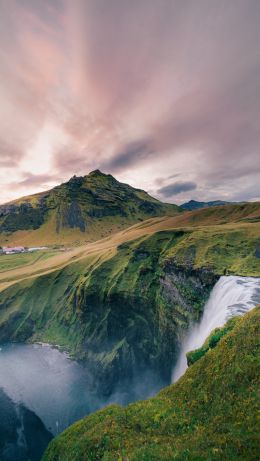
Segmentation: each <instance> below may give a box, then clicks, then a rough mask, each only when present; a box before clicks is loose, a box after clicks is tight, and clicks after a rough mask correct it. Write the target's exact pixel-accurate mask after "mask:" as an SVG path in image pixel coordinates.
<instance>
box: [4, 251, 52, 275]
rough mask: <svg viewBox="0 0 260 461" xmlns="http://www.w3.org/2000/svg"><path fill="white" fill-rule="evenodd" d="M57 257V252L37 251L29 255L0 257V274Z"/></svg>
mask: <svg viewBox="0 0 260 461" xmlns="http://www.w3.org/2000/svg"><path fill="white" fill-rule="evenodd" d="M56 255H57V251H54V250H53V251H49V250H39V251H34V252H31V253H20V254H12V255H5V254H3V255H0V273H1V272H6V271H10V270H13V269H16V268H17V267H21V266H22V267H24V266H30V267H31V266H33V265H34V264H36V263H38V262H40V261H45V260H46V259H48V258H51V257H53V256H56Z"/></svg>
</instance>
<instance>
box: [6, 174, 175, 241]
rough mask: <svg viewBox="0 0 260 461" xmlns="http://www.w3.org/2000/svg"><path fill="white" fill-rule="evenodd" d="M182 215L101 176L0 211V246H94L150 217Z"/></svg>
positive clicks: (77, 180)
mask: <svg viewBox="0 0 260 461" xmlns="http://www.w3.org/2000/svg"><path fill="white" fill-rule="evenodd" d="M181 211H182V209H181V208H179V207H178V206H177V205H172V204H165V203H162V202H160V201H159V200H156V199H155V198H153V197H151V196H150V195H149V194H147V193H146V192H145V191H143V190H141V189H135V188H134V187H131V186H129V185H127V184H123V183H120V182H119V181H117V180H116V179H115V178H114V177H113V176H111V175H110V174H104V173H102V172H101V171H99V170H95V171H92V172H91V173H90V174H89V175H87V176H79V177H77V176H73V177H72V178H71V179H70V180H69V181H68V182H66V183H64V184H61V185H59V186H57V187H54V188H53V189H51V190H48V191H46V192H42V193H39V194H35V195H31V196H28V197H23V198H21V199H19V200H15V201H13V202H10V203H7V204H5V205H1V206H0V245H1V244H2V245H6V244H14V243H15V244H23V245H28V246H30V245H34V244H37V243H41V244H53V243H70V244H73V243H77V242H87V241H94V240H97V239H98V238H102V237H105V236H107V235H110V234H111V233H113V232H116V231H118V230H120V229H122V228H125V227H128V226H130V225H132V224H135V223H137V222H138V221H142V220H145V219H148V218H150V217H156V216H163V215H169V216H174V215H176V214H178V213H180V212H181Z"/></svg>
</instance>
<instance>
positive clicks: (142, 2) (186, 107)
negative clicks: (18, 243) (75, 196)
mask: <svg viewBox="0 0 260 461" xmlns="http://www.w3.org/2000/svg"><path fill="white" fill-rule="evenodd" d="M259 23H260V1H259V0H0V190H1V196H0V202H1V203H3V202H6V201H8V200H12V199H14V198H16V197H19V196H21V195H26V194H31V193H33V192H38V191H41V190H45V189H48V188H50V187H52V186H54V185H56V184H58V183H60V182H63V181H65V180H67V179H69V178H70V177H71V176H72V175H73V174H76V175H85V174H87V173H88V172H89V171H91V170H93V169H96V168H99V169H101V170H102V171H104V172H107V173H111V174H113V175H115V176H116V177H117V178H118V179H119V180H121V181H123V182H128V183H130V184H132V185H133V186H136V187H141V188H143V189H146V190H148V191H149V192H150V193H151V194H153V195H155V196H156V197H158V198H160V199H162V200H165V201H168V202H175V203H181V202H183V201H186V200H187V199H190V198H194V199H198V200H209V199H227V200H257V199H260V46H259V44H260V27H259Z"/></svg>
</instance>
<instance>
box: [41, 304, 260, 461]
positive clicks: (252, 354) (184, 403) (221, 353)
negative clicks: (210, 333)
mask: <svg viewBox="0 0 260 461" xmlns="http://www.w3.org/2000/svg"><path fill="white" fill-rule="evenodd" d="M259 324H260V308H259V307H258V308H255V309H254V310H252V311H251V312H249V313H248V314H247V315H245V316H244V317H242V318H240V319H239V320H237V321H236V322H233V328H230V327H229V328H227V329H226V331H224V333H223V335H222V338H221V339H220V340H219V342H218V343H217V344H215V347H214V348H213V349H210V350H208V351H207V352H206V353H205V354H204V356H202V357H201V358H200V359H199V360H197V361H196V363H194V364H193V365H191V366H190V367H189V368H188V370H187V371H186V373H185V375H184V376H183V377H182V378H181V379H180V380H179V381H178V382H177V383H176V384H174V385H172V386H170V387H167V388H166V389H164V390H163V391H161V392H160V393H159V394H158V395H157V396H156V397H153V398H152V399H148V400H146V401H141V402H137V403H134V404H132V405H130V406H128V407H126V408H123V407H120V406H118V405H112V406H109V407H107V408H105V409H104V410H101V411H98V412H97V413H94V414H92V415H90V416H88V417H87V418H85V419H83V420H81V421H78V422H77V423H75V424H74V425H72V426H71V427H70V428H68V429H67V430H66V431H65V432H63V433H62V434H61V435H59V436H58V437H57V438H56V439H54V440H53V441H52V442H51V443H50V445H49V447H48V448H47V450H46V452H45V455H44V456H43V461H70V460H72V459H73V460H74V461H82V460H107V461H110V460H111V461H112V460H114V459H117V460H128V461H148V460H149V461H158V460H160V461H172V460H175V459H176V460H178V461H194V460H198V461H222V460H224V459H225V460H229V461H238V460H241V461H254V460H255V461H256V460H257V459H259V458H258V455H259V433H258V428H257V425H256V419H257V411H258V389H259V384H260V382H259V376H260V367H259V363H260V362H259V355H258V354H259V352H257V350H259V345H260V344H259Z"/></svg>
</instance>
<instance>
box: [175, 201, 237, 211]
mask: <svg viewBox="0 0 260 461" xmlns="http://www.w3.org/2000/svg"><path fill="white" fill-rule="evenodd" d="M231 203H232V202H224V201H223V200H213V201H212V202H197V200H190V201H189V202H186V203H183V204H182V205H180V207H181V208H182V209H183V210H188V211H193V210H198V209H199V208H208V207H211V206H219V205H230V204H231Z"/></svg>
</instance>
